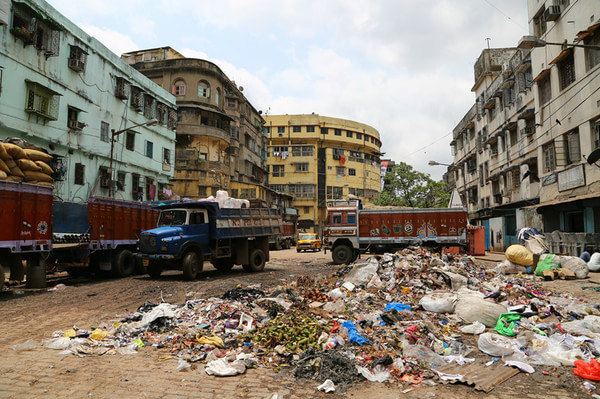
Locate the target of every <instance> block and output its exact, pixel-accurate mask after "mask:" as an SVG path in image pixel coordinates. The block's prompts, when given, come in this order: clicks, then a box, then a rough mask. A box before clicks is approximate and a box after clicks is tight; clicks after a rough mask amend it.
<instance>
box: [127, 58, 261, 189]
mask: <svg viewBox="0 0 600 399" xmlns="http://www.w3.org/2000/svg"><path fill="white" fill-rule="evenodd" d="M122 58H123V59H124V60H125V61H126V62H127V63H129V64H131V65H132V66H133V67H134V68H136V69H137V70H139V71H140V72H142V73H143V74H144V75H146V76H148V77H149V78H150V79H152V80H153V81H154V82H156V83H157V84H159V85H161V86H162V87H164V88H165V89H167V90H170V91H171V93H172V94H173V95H175V97H176V99H177V106H178V120H179V122H178V124H177V148H176V154H175V155H176V156H175V162H176V168H175V177H174V179H173V184H174V190H175V192H176V193H177V194H179V195H181V196H183V197H191V198H198V197H206V196H208V195H211V194H212V195H214V194H215V193H216V191H217V190H222V189H226V190H228V191H229V192H230V194H231V195H232V196H235V197H241V198H259V199H263V200H270V198H269V197H271V196H272V195H273V193H271V192H270V191H269V189H268V187H267V185H266V182H267V173H266V145H267V137H266V136H265V135H264V134H263V132H262V126H263V123H264V120H263V118H262V116H261V112H259V111H258V110H256V109H255V108H254V107H253V106H252V104H251V103H250V102H249V101H248V99H247V98H246V97H245V96H244V94H243V88H242V87H238V86H236V84H235V82H233V81H231V80H230V79H229V78H228V77H227V76H226V75H225V73H223V71H222V70H221V69H220V68H219V67H218V66H217V65H215V64H213V63H212V62H210V61H206V60H201V59H193V58H185V57H184V56H183V55H181V54H180V53H178V52H177V51H175V50H174V49H172V48H170V47H161V48H155V49H148V50H140V51H133V52H130V53H126V54H123V55H122Z"/></svg>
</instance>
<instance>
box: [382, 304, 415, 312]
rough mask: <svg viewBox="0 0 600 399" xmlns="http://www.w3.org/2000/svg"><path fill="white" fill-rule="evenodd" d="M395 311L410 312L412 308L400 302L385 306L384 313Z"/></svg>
mask: <svg viewBox="0 0 600 399" xmlns="http://www.w3.org/2000/svg"><path fill="white" fill-rule="evenodd" d="M392 310H395V311H396V312H411V311H412V307H411V306H410V305H407V304H405V303H402V302H390V303H388V304H386V305H385V309H384V310H383V311H384V312H390V311H392Z"/></svg>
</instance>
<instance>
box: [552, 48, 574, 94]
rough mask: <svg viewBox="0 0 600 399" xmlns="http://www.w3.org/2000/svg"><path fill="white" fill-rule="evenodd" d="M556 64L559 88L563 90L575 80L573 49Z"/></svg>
mask: <svg viewBox="0 0 600 399" xmlns="http://www.w3.org/2000/svg"><path fill="white" fill-rule="evenodd" d="M556 66H557V67H558V81H559V83H560V89H561V90H564V89H566V88H567V87H569V85H570V84H571V83H573V82H574V81H575V57H574V56H573V50H570V51H569V54H568V55H567V56H566V57H565V58H563V59H562V60H560V61H559V62H558V63H557V64H556Z"/></svg>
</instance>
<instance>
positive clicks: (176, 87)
mask: <svg viewBox="0 0 600 399" xmlns="http://www.w3.org/2000/svg"><path fill="white" fill-rule="evenodd" d="M186 89H187V86H186V84H185V82H184V81H183V80H182V79H179V80H176V81H175V83H173V88H172V89H171V93H172V94H173V95H174V96H185V92H186Z"/></svg>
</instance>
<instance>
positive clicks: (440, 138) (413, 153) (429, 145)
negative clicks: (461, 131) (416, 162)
mask: <svg viewBox="0 0 600 399" xmlns="http://www.w3.org/2000/svg"><path fill="white" fill-rule="evenodd" d="M451 134H452V132H450V133H448V134H445V135H443V136H442V137H439V138H437V139H435V140H434V141H432V142H431V143H429V144H427V145H426V146H423V147H421V148H419V149H418V150H415V151H413V152H411V153H410V154H408V155H407V157H410V156H413V155H415V154H416V153H417V152H420V151H423V150H424V149H425V148H428V147H431V146H432V145H434V144H435V143H437V142H439V141H442V140H443V139H445V138H446V137H448V136H450V135H451Z"/></svg>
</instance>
